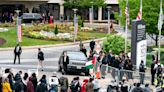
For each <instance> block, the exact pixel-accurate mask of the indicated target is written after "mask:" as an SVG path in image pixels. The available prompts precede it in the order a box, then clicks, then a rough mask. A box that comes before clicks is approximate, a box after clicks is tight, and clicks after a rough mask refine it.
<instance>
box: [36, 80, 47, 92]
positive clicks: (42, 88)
mask: <svg viewBox="0 0 164 92" xmlns="http://www.w3.org/2000/svg"><path fill="white" fill-rule="evenodd" d="M36 92H48V88H47V84H46V81H45V80H43V79H41V80H40V84H39V85H38V86H37V87H36Z"/></svg>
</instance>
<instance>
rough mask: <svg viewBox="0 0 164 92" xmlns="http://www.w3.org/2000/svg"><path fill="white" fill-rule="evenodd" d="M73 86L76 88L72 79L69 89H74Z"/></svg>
mask: <svg viewBox="0 0 164 92" xmlns="http://www.w3.org/2000/svg"><path fill="white" fill-rule="evenodd" d="M75 88H76V85H75V82H74V81H72V82H71V86H70V89H71V90H75Z"/></svg>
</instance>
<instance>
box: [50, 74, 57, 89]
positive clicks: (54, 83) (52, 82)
mask: <svg viewBox="0 0 164 92" xmlns="http://www.w3.org/2000/svg"><path fill="white" fill-rule="evenodd" d="M58 85H59V79H58V78H57V73H56V72H53V76H51V77H50V78H49V86H50V90H49V92H58Z"/></svg>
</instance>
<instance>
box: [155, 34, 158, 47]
mask: <svg viewBox="0 0 164 92" xmlns="http://www.w3.org/2000/svg"><path fill="white" fill-rule="evenodd" d="M155 46H158V35H156V37H155Z"/></svg>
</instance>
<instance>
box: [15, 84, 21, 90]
mask: <svg viewBox="0 0 164 92" xmlns="http://www.w3.org/2000/svg"><path fill="white" fill-rule="evenodd" d="M14 90H15V92H19V91H20V90H21V86H20V83H19V82H16V83H15V84H14Z"/></svg>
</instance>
